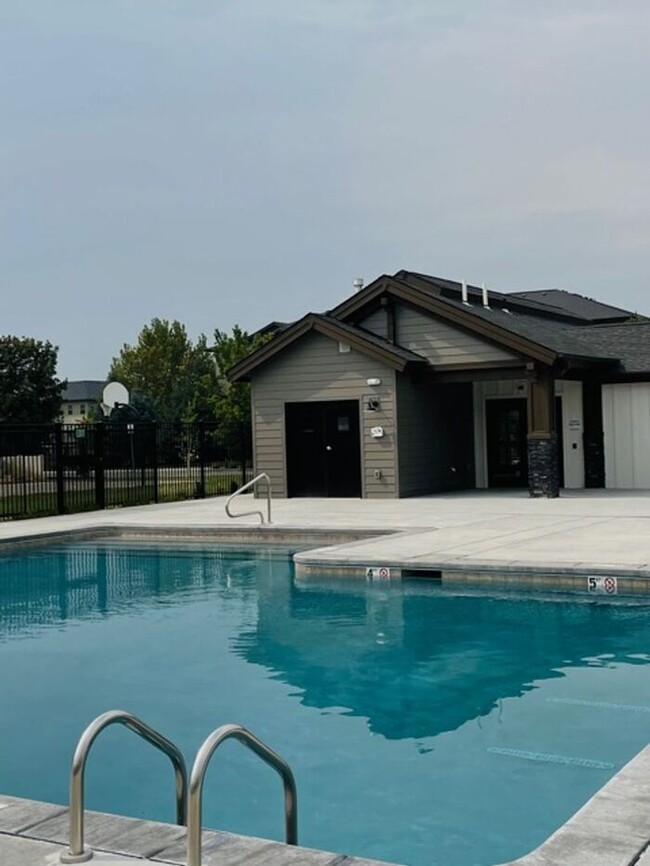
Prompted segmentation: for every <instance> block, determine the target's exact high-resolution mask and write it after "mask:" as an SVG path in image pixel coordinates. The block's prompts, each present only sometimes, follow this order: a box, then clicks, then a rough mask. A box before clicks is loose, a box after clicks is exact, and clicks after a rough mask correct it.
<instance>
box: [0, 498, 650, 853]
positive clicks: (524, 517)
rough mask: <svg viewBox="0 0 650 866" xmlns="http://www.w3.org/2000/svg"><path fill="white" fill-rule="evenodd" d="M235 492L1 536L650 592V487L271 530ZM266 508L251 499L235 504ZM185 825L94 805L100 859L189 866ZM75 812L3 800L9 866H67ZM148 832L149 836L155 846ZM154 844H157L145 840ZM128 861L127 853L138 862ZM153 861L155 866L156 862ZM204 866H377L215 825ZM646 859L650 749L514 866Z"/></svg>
mask: <svg viewBox="0 0 650 866" xmlns="http://www.w3.org/2000/svg"><path fill="white" fill-rule="evenodd" d="M224 504H225V498H215V499H207V500H202V501H190V502H181V503H170V504H164V505H150V506H140V507H135V508H122V509H115V510H109V511H102V512H88V513H85V514H76V515H63V516H60V517H49V518H40V519H34V520H23V521H15V522H5V523H0V547H2V546H4V545H5V544H6V545H8V546H9V547H11V546H12V545H14V544H24V543H34V542H38V541H39V540H40V541H48V540H54V539H56V540H63V539H64V538H65V537H66V535H69V534H70V535H72V536H73V537H74V536H77V537H78V536H80V535H81V536H86V537H89V538H91V537H93V536H98V537H101V536H113V535H117V536H126V537H139V536H148V537H151V536H152V535H155V536H157V537H170V538H175V539H188V540H189V539H190V538H193V537H203V538H210V537H214V538H221V539H222V540H223V539H226V540H230V541H233V542H258V541H265V542H274V543H278V544H285V543H287V544H294V545H295V546H297V547H301V546H302V547H304V548H305V550H304V551H303V552H301V553H299V554H297V555H296V562H297V573H298V574H301V572H302V573H303V574H304V575H305V576H307V577H308V575H309V574H310V573H312V572H317V573H318V572H320V573H323V572H324V571H327V572H334V573H335V572H336V571H337V570H339V571H340V572H341V573H342V574H349V575H352V576H354V575H360V574H365V569H366V567H368V566H373V567H374V566H382V567H388V568H391V569H395V574H396V575H399V574H400V573H401V569H409V570H415V571H417V570H419V569H428V570H431V571H439V572H441V573H442V574H443V575H445V578H446V579H451V580H461V581H462V580H463V579H468V580H472V581H476V582H479V583H480V582H481V581H485V580H487V581H489V582H491V581H492V580H497V579H498V580H501V581H502V580H504V579H505V580H506V581H510V582H513V581H514V582H519V581H520V580H522V579H523V580H526V578H527V577H529V578H531V580H530V581H529V582H532V583H535V581H538V582H541V583H545V582H553V581H555V583H556V584H558V585H560V586H561V587H565V588H575V589H582V590H583V591H586V590H585V576H586V575H587V576H588V575H614V576H618V578H619V585H623V587H624V590H623V591H628V590H629V591H631V592H634V593H635V594H645V593H648V592H649V591H650V492H632V491H630V492H613V491H600V490H598V491H575V492H567V493H565V494H564V495H562V496H561V497H560V498H559V499H550V500H549V499H530V498H529V497H528V496H527V494H526V493H525V492H521V493H518V492H512V491H508V492H505V493H496V492H493V491H490V492H489V493H488V492H486V493H482V492H470V493H458V494H444V495H439V496H431V497H421V498H417V499H403V500H392V499H391V500H356V499H355V500H350V499H338V500H332V499H329V500H323V499H289V500H274V501H273V525H272V526H264V527H260V526H259V520H258V519H257V518H255V517H244V518H242V519H240V520H237V521H233V520H231V519H229V518H228V517H227V515H226V514H225V511H224ZM251 506H253V507H260V508H263V507H264V503H263V501H262V500H258V501H257V502H254V501H253V500H252V499H251V498H248V497H246V498H242V499H241V500H240V502H239V503H238V505H237V506H236V507H237V508H240V509H241V510H247V509H249V508H250V507H251ZM183 834H184V831H183V830H182V829H181V828H178V827H171V826H170V825H160V824H152V823H151V822H143V821H138V820H137V819H128V818H117V817H115V816H105V815H103V816H102V815H93V813H88V839H89V842H90V844H91V845H93V846H95V847H96V848H98V849H102V850H103V851H104V852H113V853H103V854H102V855H101V856H98V857H96V858H95V859H94V860H93V861H91V862H96V863H100V862H111V863H113V866H117V864H118V863H119V862H124V863H127V862H140V863H142V862H143V860H142V859H139V861H138V860H132V859H130V858H132V857H135V858H143V857H144V858H149V859H151V861H152V862H166V863H174V864H181V863H184V862H185V860H184V853H183V852H184V844H183ZM66 838H67V830H66V809H65V807H63V806H52V805H49V804H43V803H33V802H31V801H25V800H18V799H16V798H12V797H9V796H3V795H0V863H1V864H7V866H10V864H11V866H36V864H44V866H46V864H48V866H54V864H55V863H58V856H59V853H60V852H61V851H62V850H63V843H64V842H65V840H66ZM147 840H148V841H147ZM147 845H148V846H149V847H147ZM129 855H130V856H129ZM144 862H147V861H146V860H145V861H144ZM203 863H204V866H212V864H221V866H239V864H242V866H243V864H250V866H257V864H259V866H261V864H265V866H284V864H287V866H289V864H291V866H294V864H298V863H299V864H304V866H381V864H379V862H378V861H371V860H364V859H361V858H354V857H347V856H346V855H335V854H328V853H327V852H317V851H309V850H308V849H301V848H288V847H287V846H284V845H281V844H280V843H273V842H268V841H265V840H259V839H251V838H249V837H236V836H233V835H231V834H226V833H220V832H218V831H206V834H205V857H204V861H203ZM515 863H516V866H633V864H635V866H650V747H648V748H646V749H645V750H644V751H643V752H641V753H640V754H639V755H638V756H637V757H636V758H634V759H633V760H632V761H631V762H630V763H629V764H628V765H627V766H626V767H625V768H623V770H621V772H620V773H618V774H617V775H616V776H615V777H614V778H613V779H612V780H611V781H610V782H609V783H608V784H607V785H606V786H605V787H604V788H603V789H601V791H599V792H598V793H597V794H596V795H595V797H594V798H592V800H590V801H589V803H587V804H586V805H585V806H584V807H583V808H582V809H581V810H580V811H579V812H578V813H577V814H576V815H575V816H574V817H573V818H572V819H571V820H570V821H569V822H567V824H565V825H564V826H563V827H561V828H560V829H559V830H558V831H557V832H556V833H555V834H554V835H553V836H551V837H550V839H549V840H547V841H546V842H545V843H544V844H543V845H542V846H540V848H538V849H537V850H536V851H534V852H532V853H531V854H529V855H527V856H526V857H523V858H521V859H520V860H517V861H514V862H513V863H512V864H505V866H515Z"/></svg>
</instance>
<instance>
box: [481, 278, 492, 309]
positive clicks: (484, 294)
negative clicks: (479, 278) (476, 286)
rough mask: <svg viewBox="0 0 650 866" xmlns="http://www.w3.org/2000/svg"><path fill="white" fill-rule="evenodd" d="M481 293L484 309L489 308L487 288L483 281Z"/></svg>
mask: <svg viewBox="0 0 650 866" xmlns="http://www.w3.org/2000/svg"><path fill="white" fill-rule="evenodd" d="M481 294H482V295H483V306H484V307H485V309H486V310H489V309H490V303H489V300H488V290H487V289H486V288H485V283H481Z"/></svg>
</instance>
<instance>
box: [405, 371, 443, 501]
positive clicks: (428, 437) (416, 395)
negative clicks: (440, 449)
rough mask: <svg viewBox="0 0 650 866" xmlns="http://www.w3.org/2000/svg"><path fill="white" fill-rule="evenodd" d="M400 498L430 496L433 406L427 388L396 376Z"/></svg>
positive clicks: (433, 454) (432, 460)
mask: <svg viewBox="0 0 650 866" xmlns="http://www.w3.org/2000/svg"><path fill="white" fill-rule="evenodd" d="M397 417H398V418H399V487H400V490H399V492H400V496H414V495H416V494H418V493H430V492H431V481H430V479H431V476H432V475H433V474H434V471H435V446H436V443H435V440H434V406H433V394H432V393H431V388H430V387H428V386H427V385H425V384H422V383H420V384H414V383H413V382H412V381H411V380H410V378H409V376H407V375H403V374H400V375H398V376H397Z"/></svg>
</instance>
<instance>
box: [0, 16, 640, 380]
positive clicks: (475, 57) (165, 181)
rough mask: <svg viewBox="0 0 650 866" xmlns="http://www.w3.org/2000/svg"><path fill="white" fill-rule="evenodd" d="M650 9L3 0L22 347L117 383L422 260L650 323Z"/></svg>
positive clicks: (1, 216)
mask: <svg viewBox="0 0 650 866" xmlns="http://www.w3.org/2000/svg"><path fill="white" fill-rule="evenodd" d="M649 43H650V4H649V3H648V2H647V0H617V2H615V3H614V2H612V0H606V2H601V0H525V2H522V0H56V2H53V0H20V2H16V0H0V82H1V83H0V123H1V127H0V262H1V270H0V298H1V301H2V303H1V306H0V334H16V335H28V336H33V337H37V338H39V339H44V340H45V339H47V340H50V341H51V342H52V343H54V344H55V345H57V346H58V347H59V375H60V376H61V377H68V378H70V379H96V378H103V377H104V376H105V375H106V374H107V372H108V369H109V366H110V363H111V359H112V358H113V357H114V356H115V355H117V354H118V353H119V350H120V348H121V346H122V345H123V344H124V343H131V344H132V343H134V342H135V341H136V340H137V335H138V333H139V331H140V329H141V328H142V326H143V325H144V324H146V323H148V322H149V321H150V320H151V319H152V318H153V317H154V316H157V317H159V318H166V319H170V320H172V319H178V320H180V321H181V322H183V323H185V325H186V326H187V329H188V331H189V333H190V335H191V336H192V337H193V338H195V337H196V336H198V335H199V333H205V334H206V335H208V337H210V336H211V335H212V334H213V332H214V329H215V328H219V329H220V330H226V331H228V330H230V328H231V327H232V326H233V325H234V324H236V323H238V324H240V325H241V326H242V327H243V328H245V329H246V330H248V331H254V330H256V329H257V328H259V327H261V326H262V325H264V324H265V323H266V322H269V321H271V320H281V321H290V320H293V319H296V318H298V317H300V316H301V315H303V314H304V313H306V312H308V311H323V310H326V309H328V308H330V307H332V306H334V305H335V304H337V303H338V302H340V301H341V300H342V299H343V298H345V297H346V296H347V295H349V294H351V292H352V291H353V289H352V281H353V280H354V279H355V278H356V277H363V278H364V279H365V280H366V282H370V281H371V280H372V279H374V278H375V277H377V276H379V275H380V274H382V273H391V272H395V271H396V270H398V269H400V268H406V269H408V270H414V271H421V272H424V273H429V274H435V275H437V276H442V277H446V278H448V279H459V280H460V279H466V280H468V281H469V282H471V283H474V284H480V283H483V282H485V283H486V284H487V285H488V287H491V288H494V289H495V290H499V291H521V290H525V289H536V288H551V287H554V288H564V289H568V290H571V291H576V292H580V293H582V294H585V295H588V296H590V297H596V298H598V299H600V300H603V301H606V302H609V303H612V304H616V305H620V306H623V307H625V308H629V309H632V310H637V311H639V312H645V313H648V314H650V295H649V289H650V148H649V147H648V142H649V141H650V113H649V112H648V105H649V104H650V52H648V50H647V46H648V44H649Z"/></svg>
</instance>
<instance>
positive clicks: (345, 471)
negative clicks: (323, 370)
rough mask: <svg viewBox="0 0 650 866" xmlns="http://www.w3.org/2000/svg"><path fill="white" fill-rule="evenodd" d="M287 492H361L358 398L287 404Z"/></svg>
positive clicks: (326, 493) (298, 494) (336, 493)
mask: <svg viewBox="0 0 650 866" xmlns="http://www.w3.org/2000/svg"><path fill="white" fill-rule="evenodd" d="M285 423H286V428H285V429H286V441H287V463H286V465H287V492H288V495H289V496H346V497H348V496H349V497H354V496H361V443H360V440H359V404H358V402H357V401H356V400H340V401H332V402H329V401H328V402H316V403H287V404H285Z"/></svg>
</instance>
